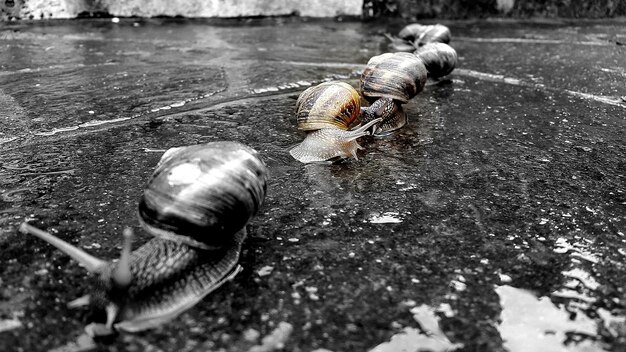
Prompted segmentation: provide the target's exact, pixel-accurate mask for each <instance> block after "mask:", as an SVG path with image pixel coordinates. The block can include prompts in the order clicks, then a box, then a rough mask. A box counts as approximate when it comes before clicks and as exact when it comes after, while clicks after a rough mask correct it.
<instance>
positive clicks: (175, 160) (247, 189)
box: [20, 142, 267, 335]
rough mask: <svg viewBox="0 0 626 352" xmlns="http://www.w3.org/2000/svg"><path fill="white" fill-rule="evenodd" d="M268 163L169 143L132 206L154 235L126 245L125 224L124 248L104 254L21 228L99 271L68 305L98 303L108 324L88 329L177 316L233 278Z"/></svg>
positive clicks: (231, 148) (230, 150)
mask: <svg viewBox="0 0 626 352" xmlns="http://www.w3.org/2000/svg"><path fill="white" fill-rule="evenodd" d="M266 181H267V169H266V167H265V165H264V164H263V162H262V161H261V160H260V159H259V158H258V154H257V152H256V151H254V150H253V149H251V148H249V147H246V146H244V145H242V144H239V143H235V142H213V143H207V144H203V145H196V146H189V147H182V148H173V149H170V150H168V151H167V152H166V153H165V154H164V155H163V157H162V158H161V161H160V162H159V164H158V165H157V168H156V170H155V172H154V173H153V175H152V178H151V179H150V181H149V182H148V184H147V186H146V188H145V190H144V194H143V196H142V199H141V201H140V204H139V208H138V215H139V218H140V222H141V224H142V227H143V228H144V229H145V230H146V231H147V232H148V233H150V234H152V235H153V236H155V238H153V239H151V240H150V241H148V242H147V243H145V244H144V245H143V246H141V247H139V248H137V249H136V250H135V251H132V252H131V246H132V244H131V241H132V239H131V238H132V230H130V229H126V230H125V231H124V244H123V249H122V255H121V257H120V259H119V260H118V261H113V262H108V261H104V260H101V259H98V258H95V257H93V256H91V255H90V254H88V253H86V252H84V251H83V250H81V249H79V248H76V247H75V246H73V245H71V244H69V243H67V242H65V241H63V240H61V239H59V238H57V237H55V236H53V235H51V234H49V233H47V232H45V231H42V230H39V229H37V228H35V227H33V226H31V225H29V224H26V223H23V224H22V225H21V227H20V230H21V231H22V232H25V233H30V234H33V235H35V236H37V237H39V238H41V239H43V240H45V241H47V242H49V243H51V244H52V245H54V246H56V247H57V248H59V249H60V250H62V251H63V252H65V253H66V254H68V255H69V256H71V257H72V258H73V259H75V260H77V261H78V262H80V263H81V264H82V265H83V266H84V267H85V268H86V269H87V270H88V271H89V272H91V273H94V274H96V275H97V276H98V285H97V286H98V287H97V289H96V290H95V292H94V294H93V295H88V296H85V297H83V298H79V299H78V300H75V301H73V302H70V304H69V305H70V306H79V305H83V304H86V303H94V304H96V305H98V306H100V305H101V306H104V307H105V309H106V312H107V321H106V324H104V325H103V324H91V325H90V328H91V329H90V331H91V332H92V333H93V334H94V335H105V334H110V333H112V331H113V330H122V331H128V332H135V331H141V330H145V329H147V328H151V327H154V326H157V325H160V324H162V323H164V322H167V321H169V320H171V319H173V318H175V317H176V316H177V315H179V314H180V313H182V312H184V311H185V310H187V309H189V308H191V307H192V306H193V305H195V304H196V303H197V302H199V301H200V300H202V299H203V298H204V297H205V296H206V295H207V294H209V293H210V292H212V291H214V290H215V289H216V288H218V287H220V286H221V285H222V284H224V283H225V282H227V281H229V280H230V279H232V278H233V277H234V276H235V275H236V274H237V273H238V272H239V271H240V270H241V267H240V266H239V265H238V264H237V263H238V260H239V254H240V251H241V245H242V243H243V241H244V239H245V236H246V233H245V225H246V223H247V222H248V221H249V220H250V219H251V218H252V216H254V214H255V213H256V212H257V210H258V208H259V207H260V205H261V204H262V202H263V199H264V197H265V191H266Z"/></svg>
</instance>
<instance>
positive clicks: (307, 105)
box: [289, 81, 381, 163]
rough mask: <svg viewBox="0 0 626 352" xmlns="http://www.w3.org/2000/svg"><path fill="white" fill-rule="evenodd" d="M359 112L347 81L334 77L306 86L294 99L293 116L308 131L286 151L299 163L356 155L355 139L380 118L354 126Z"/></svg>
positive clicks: (359, 114) (358, 101)
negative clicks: (337, 80) (294, 110)
mask: <svg viewBox="0 0 626 352" xmlns="http://www.w3.org/2000/svg"><path fill="white" fill-rule="evenodd" d="M360 116H361V102H360V97H359V93H358V92H357V91H356V89H354V88H353V87H352V86H351V85H349V84H347V83H345V82H336V81H334V82H326V83H321V84H318V85H316V86H313V87H309V88H307V89H306V90H305V91H304V92H302V93H301V94H300V96H299V97H298V100H297V101H296V118H297V124H298V128H299V129H300V130H304V131H308V133H307V136H306V138H305V139H304V141H302V142H301V143H300V144H298V145H297V146H295V147H294V148H292V149H290V150H289V154H291V156H292V157H294V158H295V159H296V160H298V161H300V162H302V163H312V162H323V161H329V160H336V159H342V158H355V159H357V154H356V152H357V150H358V149H361V146H360V145H359V144H358V143H357V141H356V140H357V139H358V138H360V137H363V136H366V135H368V134H369V132H368V131H367V129H368V128H370V127H371V126H373V125H375V124H376V123H378V122H380V120H381V119H374V120H373V121H370V122H369V123H368V124H366V125H364V126H361V127H358V128H356V129H354V128H353V127H354V126H356V125H358V124H359V123H360V121H361V118H360Z"/></svg>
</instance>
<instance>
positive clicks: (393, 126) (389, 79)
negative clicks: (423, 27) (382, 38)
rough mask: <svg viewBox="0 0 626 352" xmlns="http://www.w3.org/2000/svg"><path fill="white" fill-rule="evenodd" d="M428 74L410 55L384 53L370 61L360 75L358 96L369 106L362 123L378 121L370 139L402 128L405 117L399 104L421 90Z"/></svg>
mask: <svg viewBox="0 0 626 352" xmlns="http://www.w3.org/2000/svg"><path fill="white" fill-rule="evenodd" d="M427 75H428V71H427V70H426V67H425V66H424V63H423V62H422V60H421V59H420V58H418V57H417V56H415V55H414V54H411V53H404V52H398V53H384V54H381V55H378V56H374V57H372V58H371V59H370V60H369V62H368V63H367V66H366V67H365V69H364V70H363V73H362V74H361V94H363V97H365V99H366V100H367V101H369V102H370V103H371V104H372V105H371V106H370V108H369V109H366V110H365V111H364V120H366V121H367V120H369V119H371V118H382V121H381V122H380V124H379V125H377V126H375V127H374V135H378V136H383V135H386V134H389V133H392V132H393V131H395V130H397V129H399V128H401V127H403V126H404V125H405V124H406V122H407V118H406V113H405V112H404V110H403V109H402V104H406V103H407V102H408V101H409V100H410V99H411V98H413V97H414V96H416V95H417V94H418V93H419V92H421V91H422V90H423V89H424V85H425V84H426V79H427Z"/></svg>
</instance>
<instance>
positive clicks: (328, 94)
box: [296, 82, 361, 131]
mask: <svg viewBox="0 0 626 352" xmlns="http://www.w3.org/2000/svg"><path fill="white" fill-rule="evenodd" d="M360 109H361V105H360V101H359V93H358V92H357V91H356V89H354V88H353V87H352V86H351V85H349V84H347V83H345V82H325V83H321V84H318V85H316V86H313V87H309V88H307V89H306V90H305V91H304V92H302V94H300V96H299V97H298V100H297V101H296V118H297V124H298V128H299V129H301V130H304V131H312V130H318V129H321V128H333V127H335V128H339V129H342V130H348V129H350V128H352V127H353V126H356V125H358V124H359V123H360V117H359V116H360Z"/></svg>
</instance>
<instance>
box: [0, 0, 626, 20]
mask: <svg viewBox="0 0 626 352" xmlns="http://www.w3.org/2000/svg"><path fill="white" fill-rule="evenodd" d="M285 15H300V16H310V17H336V16H358V17H364V18H370V17H374V18H375V17H387V16H395V17H402V18H405V19H420V18H442V19H443V18H445V19H462V18H480V17H516V18H520V17H521V18H524V17H565V18H605V17H617V16H626V0H343V1H342V0H0V20H7V19H59V18H76V17H93V16H119V17H128V16H138V17H154V16H182V17H244V16H285Z"/></svg>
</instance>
